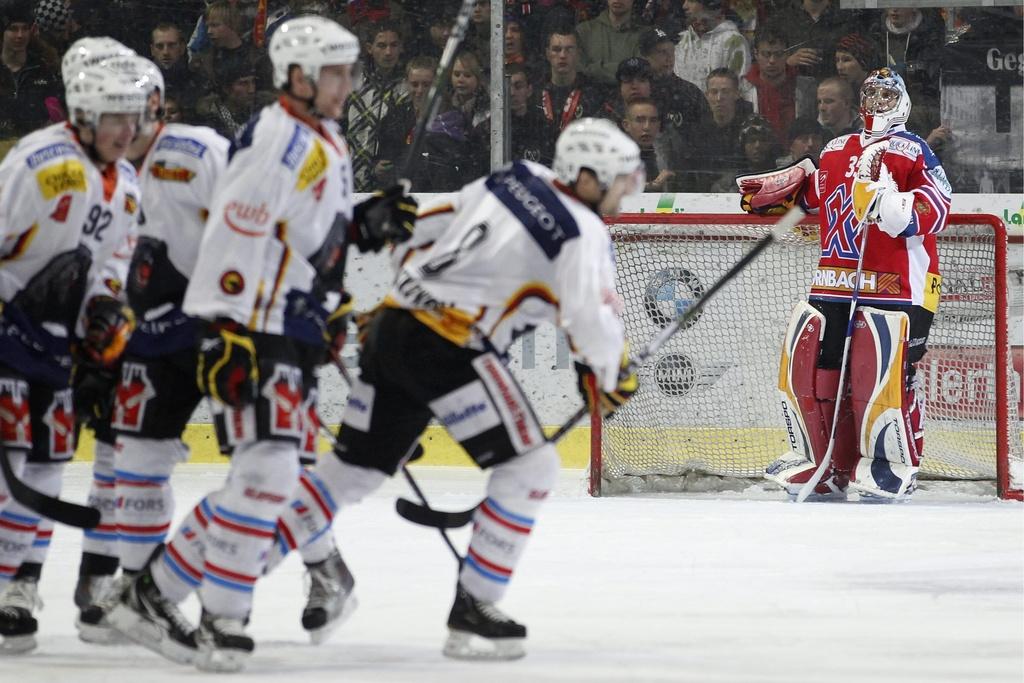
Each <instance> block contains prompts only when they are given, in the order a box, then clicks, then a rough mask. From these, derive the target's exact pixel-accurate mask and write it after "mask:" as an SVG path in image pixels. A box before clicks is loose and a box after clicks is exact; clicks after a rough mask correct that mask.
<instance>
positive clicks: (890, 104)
mask: <svg viewBox="0 0 1024 683" xmlns="http://www.w3.org/2000/svg"><path fill="white" fill-rule="evenodd" d="M901 95H902V93H901V92H900V91H899V89H898V88H894V87H892V86H888V85H885V84H883V83H865V84H864V87H863V88H861V91H860V108H861V111H862V112H863V113H864V114H866V115H868V116H878V115H881V114H888V113H889V112H891V111H894V110H895V109H896V107H897V106H898V105H899V102H900V96H901Z"/></svg>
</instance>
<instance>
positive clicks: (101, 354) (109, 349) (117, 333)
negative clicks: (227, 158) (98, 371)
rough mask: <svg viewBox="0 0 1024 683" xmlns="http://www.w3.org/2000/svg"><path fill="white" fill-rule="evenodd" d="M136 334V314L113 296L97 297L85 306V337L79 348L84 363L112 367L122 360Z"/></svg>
mask: <svg viewBox="0 0 1024 683" xmlns="http://www.w3.org/2000/svg"><path fill="white" fill-rule="evenodd" d="M134 331H135V314H134V313H132V309H131V308H129V307H128V305H127V304H125V303H122V302H120V301H118V300H117V299H115V298H113V297H110V296H104V295H100V296H94V297H93V298H92V299H90V300H89V303H88V304H86V306H85V334H84V335H83V337H82V341H81V342H80V343H79V344H78V352H79V354H80V356H81V358H82V360H83V361H85V362H89V363H91V364H93V365H97V366H99V367H110V366H111V365H113V364H114V363H116V362H117V360H118V359H119V358H120V357H121V354H122V353H123V352H124V347H125V346H126V345H127V344H128V338H129V337H131V336H132V332H134Z"/></svg>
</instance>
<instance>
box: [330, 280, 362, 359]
mask: <svg viewBox="0 0 1024 683" xmlns="http://www.w3.org/2000/svg"><path fill="white" fill-rule="evenodd" d="M354 305H355V302H354V301H353V300H352V296H351V295H350V294H349V293H348V292H342V293H341V301H340V302H339V303H338V306H337V308H335V309H334V310H333V311H331V313H330V315H328V316H327V320H325V321H324V343H325V344H326V345H327V358H326V359H325V362H329V361H330V360H331V359H332V358H334V357H335V356H340V355H341V350H342V348H344V346H345V339H346V337H348V321H349V319H350V318H351V317H352V309H353V306H354Z"/></svg>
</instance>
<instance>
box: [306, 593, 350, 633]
mask: <svg viewBox="0 0 1024 683" xmlns="http://www.w3.org/2000/svg"><path fill="white" fill-rule="evenodd" d="M357 607H359V599H358V598H356V596H354V595H349V596H348V598H346V599H345V604H344V605H342V607H341V611H340V612H339V613H338V616H336V617H335V618H334V619H332V620H331V621H328V622H327V623H326V624H324V625H323V626H321V627H319V628H314V629H310V630H309V631H308V633H309V641H310V642H311V643H312V644H313V645H320V644H322V643H324V642H326V641H327V639H328V638H330V637H331V634H332V633H334V630H335V629H337V628H338V627H339V626H341V625H342V624H344V623H345V622H346V621H348V618H349V617H351V616H352V613H353V612H355V611H356V608H357Z"/></svg>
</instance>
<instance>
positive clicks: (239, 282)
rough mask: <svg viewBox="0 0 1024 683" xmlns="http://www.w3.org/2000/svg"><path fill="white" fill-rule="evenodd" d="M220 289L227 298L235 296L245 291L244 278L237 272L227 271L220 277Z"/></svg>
mask: <svg viewBox="0 0 1024 683" xmlns="http://www.w3.org/2000/svg"><path fill="white" fill-rule="evenodd" d="M220 289H221V291H222V292H224V293H225V294H227V295H229V296H237V295H239V294H241V293H242V292H243V291H244V290H245V278H244V277H242V274H241V273H239V272H238V271H237V270H228V271H225V272H224V273H222V274H221V276H220Z"/></svg>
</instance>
